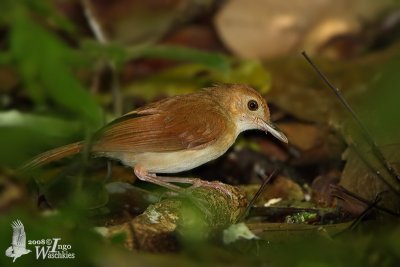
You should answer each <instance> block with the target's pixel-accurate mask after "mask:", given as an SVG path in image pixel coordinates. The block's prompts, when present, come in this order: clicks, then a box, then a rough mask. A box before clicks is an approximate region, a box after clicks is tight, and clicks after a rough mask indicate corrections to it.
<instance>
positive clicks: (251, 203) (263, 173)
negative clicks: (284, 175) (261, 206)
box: [237, 169, 279, 222]
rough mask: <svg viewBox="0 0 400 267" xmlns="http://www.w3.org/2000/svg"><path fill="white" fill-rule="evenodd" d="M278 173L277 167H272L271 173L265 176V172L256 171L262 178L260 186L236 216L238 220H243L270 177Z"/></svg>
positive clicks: (269, 180) (270, 179)
mask: <svg viewBox="0 0 400 267" xmlns="http://www.w3.org/2000/svg"><path fill="white" fill-rule="evenodd" d="M278 173H279V171H278V169H274V170H273V171H272V172H271V174H270V175H269V176H268V177H267V176H266V174H265V172H262V173H258V175H260V176H261V178H262V179H263V182H262V184H261V186H260V188H259V189H258V191H257V192H256V194H255V195H254V196H253V198H252V199H251V200H250V202H249V204H248V205H247V207H246V209H245V211H244V212H243V213H242V215H241V216H239V218H238V220H237V221H238V222H241V221H243V220H244V219H245V218H246V216H247V215H248V214H249V211H250V209H251V207H253V205H254V203H256V201H257V199H258V198H259V197H260V195H261V194H262V193H263V192H264V191H265V188H266V187H267V185H268V184H269V183H270V182H271V181H272V179H273V178H274V177H275V176H276V175H277V174H278Z"/></svg>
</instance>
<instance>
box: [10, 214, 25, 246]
mask: <svg viewBox="0 0 400 267" xmlns="http://www.w3.org/2000/svg"><path fill="white" fill-rule="evenodd" d="M11 226H12V228H13V237H12V245H13V246H18V247H25V246H26V234H25V230H24V225H23V224H22V223H21V221H20V220H16V221H13V222H12V224H11Z"/></svg>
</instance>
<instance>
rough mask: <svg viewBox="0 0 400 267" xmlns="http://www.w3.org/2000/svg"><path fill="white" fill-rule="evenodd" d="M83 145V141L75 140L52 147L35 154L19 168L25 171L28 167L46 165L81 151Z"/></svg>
mask: <svg viewBox="0 0 400 267" xmlns="http://www.w3.org/2000/svg"><path fill="white" fill-rule="evenodd" d="M82 147H83V142H76V143H72V144H69V145H65V146H61V147H57V148H54V149H52V150H49V151H46V152H43V153H42V154H39V155H37V156H36V157H34V158H33V159H32V160H30V161H29V162H28V163H26V164H24V165H23V166H22V167H21V168H20V170H21V171H26V170H30V169H34V168H37V167H40V166H43V165H46V164H48V163H50V162H53V161H56V160H59V159H62V158H65V157H68V156H72V155H75V154H78V153H79V152H81V150H82Z"/></svg>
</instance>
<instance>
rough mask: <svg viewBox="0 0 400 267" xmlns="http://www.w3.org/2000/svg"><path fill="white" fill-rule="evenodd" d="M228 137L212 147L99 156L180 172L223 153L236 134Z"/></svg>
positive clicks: (161, 170)
mask: <svg viewBox="0 0 400 267" xmlns="http://www.w3.org/2000/svg"><path fill="white" fill-rule="evenodd" d="M228 139H229V140H226V139H225V140H223V141H216V142H215V143H213V145H211V147H210V146H207V147H205V148H202V149H193V150H189V149H187V150H180V151H174V152H145V153H137V154H136V153H130V152H106V153H101V154H99V156H106V157H109V158H114V159H117V160H120V161H121V162H122V163H123V164H124V165H126V166H130V167H134V166H135V165H136V164H140V165H141V166H143V167H144V168H145V169H146V170H147V171H148V172H151V173H178V172H182V171H187V170H190V169H193V168H195V167H198V166H200V165H202V164H204V163H206V162H209V161H211V160H213V159H216V158H218V157H219V156H221V155H223V154H224V153H225V152H226V151H227V150H228V148H229V147H230V146H231V145H232V144H233V143H234V141H235V139H236V136H232V138H228Z"/></svg>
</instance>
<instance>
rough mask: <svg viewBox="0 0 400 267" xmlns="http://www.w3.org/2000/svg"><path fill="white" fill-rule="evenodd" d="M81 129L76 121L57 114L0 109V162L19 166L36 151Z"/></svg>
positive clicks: (68, 138) (54, 143) (55, 144)
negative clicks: (2, 110) (41, 114)
mask: <svg viewBox="0 0 400 267" xmlns="http://www.w3.org/2000/svg"><path fill="white" fill-rule="evenodd" d="M81 128H82V125H80V124H79V123H77V122H71V121H67V120H64V119H60V118H56V117H47V116H39V115H32V114H24V113H20V112H18V111H6V112H0V147H1V149H2V151H3V153H0V165H2V166H4V165H6V166H10V167H18V166H19V165H20V164H21V163H22V162H23V161H26V160H28V159H29V158H30V157H32V156H33V155H35V154H36V153H38V152H40V151H43V150H45V149H48V148H51V147H55V146H57V145H61V144H63V143H64V142H66V140H70V139H72V137H73V136H76V135H77V133H79V132H80V131H81ZM71 141H72V140H71ZM5 151H6V152H7V153H4V152H5Z"/></svg>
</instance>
